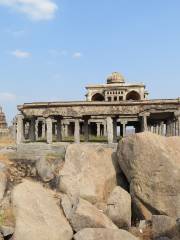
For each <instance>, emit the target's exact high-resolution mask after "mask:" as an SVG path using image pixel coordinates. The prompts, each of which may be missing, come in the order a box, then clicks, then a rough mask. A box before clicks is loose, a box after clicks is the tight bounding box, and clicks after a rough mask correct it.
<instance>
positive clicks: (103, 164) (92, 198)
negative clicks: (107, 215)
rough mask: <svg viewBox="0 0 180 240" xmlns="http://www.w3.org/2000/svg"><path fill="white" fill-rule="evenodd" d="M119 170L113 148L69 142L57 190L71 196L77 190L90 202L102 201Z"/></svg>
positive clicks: (114, 181)
mask: <svg viewBox="0 0 180 240" xmlns="http://www.w3.org/2000/svg"><path fill="white" fill-rule="evenodd" d="M119 171H120V170H119V166H118V162H117V157H116V154H115V149H114V148H112V147H107V146H105V145H99V144H93V145H92V144H81V145H79V144H72V145H69V146H68V147H67V152H66V156H65V165H64V167H63V169H62V171H61V172H60V185H59V190H60V191H62V192H64V193H66V194H71V195H74V194H78V193H79V194H80V196H81V197H82V198H84V199H86V200H88V201H89V202H91V203H93V204H95V203H96V202H104V201H106V199H107V197H108V195H109V194H110V192H111V191H112V190H113V188H114V187H115V186H116V185H117V174H118V173H119Z"/></svg>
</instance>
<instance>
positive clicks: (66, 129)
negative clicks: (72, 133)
mask: <svg viewBox="0 0 180 240" xmlns="http://www.w3.org/2000/svg"><path fill="white" fill-rule="evenodd" d="M64 136H65V137H68V124H67V123H65V124H64Z"/></svg>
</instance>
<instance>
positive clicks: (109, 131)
mask: <svg viewBox="0 0 180 240" xmlns="http://www.w3.org/2000/svg"><path fill="white" fill-rule="evenodd" d="M106 121H107V137H108V143H109V144H111V143H113V121H112V118H111V117H107V119H106Z"/></svg>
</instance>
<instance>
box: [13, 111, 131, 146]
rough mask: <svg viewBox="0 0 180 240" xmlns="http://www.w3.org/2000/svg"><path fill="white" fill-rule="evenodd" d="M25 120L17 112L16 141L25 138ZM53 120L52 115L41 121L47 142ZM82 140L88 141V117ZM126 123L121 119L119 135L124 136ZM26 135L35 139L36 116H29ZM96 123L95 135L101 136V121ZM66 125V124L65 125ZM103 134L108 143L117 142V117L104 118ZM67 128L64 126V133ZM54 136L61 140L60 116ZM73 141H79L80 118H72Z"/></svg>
mask: <svg viewBox="0 0 180 240" xmlns="http://www.w3.org/2000/svg"><path fill="white" fill-rule="evenodd" d="M26 121H27V120H26V119H24V116H23V115H21V114H19V115H18V116H17V135H16V138H17V143H18V144H19V143H22V142H23V141H24V140H25V122H26ZM53 121H54V119H53V118H52V117H48V118H46V119H45V120H44V122H42V130H41V132H42V137H44V138H45V137H46V141H47V143H52V141H53ZM83 122H84V141H85V142H88V141H89V120H88V118H84V121H83ZM126 123H127V121H122V122H121V124H122V130H121V136H125V134H126ZM28 124H29V126H28V129H29V131H28V137H29V140H30V141H31V142H34V141H36V139H37V135H38V121H37V120H36V118H31V119H29V120H28ZM96 125H97V136H101V135H102V133H101V123H99V122H98V123H96ZM66 126H67V125H66ZM103 130H104V131H103V135H104V136H107V139H108V143H113V142H117V119H116V118H112V117H110V116H109V117H107V118H106V124H104V129H103ZM67 131H68V129H67V128H66V133H65V134H66V135H68V133H67ZM56 137H57V141H58V142H61V141H62V120H61V119H60V118H56ZM74 142H75V143H79V142H80V119H78V118H76V119H74Z"/></svg>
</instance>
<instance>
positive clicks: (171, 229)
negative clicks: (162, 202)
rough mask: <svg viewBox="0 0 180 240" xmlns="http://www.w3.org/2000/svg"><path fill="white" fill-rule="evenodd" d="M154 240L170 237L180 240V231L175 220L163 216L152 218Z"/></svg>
mask: <svg viewBox="0 0 180 240" xmlns="http://www.w3.org/2000/svg"><path fill="white" fill-rule="evenodd" d="M152 232H153V239H155V240H156V239H159V238H160V237H161V238H162V237H168V238H170V239H172V238H175V237H176V238H177V239H180V231H179V229H178V224H177V221H176V219H175V218H171V217H168V216H163V215H154V216H152Z"/></svg>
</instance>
